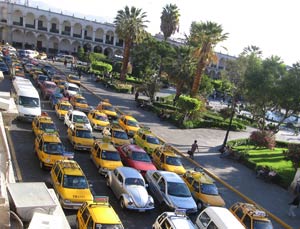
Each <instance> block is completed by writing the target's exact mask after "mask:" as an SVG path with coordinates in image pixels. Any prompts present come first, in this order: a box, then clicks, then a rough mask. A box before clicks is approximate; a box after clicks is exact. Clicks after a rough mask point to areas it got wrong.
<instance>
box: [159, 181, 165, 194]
mask: <svg viewBox="0 0 300 229" xmlns="http://www.w3.org/2000/svg"><path fill="white" fill-rule="evenodd" d="M158 186H159V189H160V191H162V192H165V191H166V183H165V180H164V179H163V178H162V179H161V180H160V181H159V182H158Z"/></svg>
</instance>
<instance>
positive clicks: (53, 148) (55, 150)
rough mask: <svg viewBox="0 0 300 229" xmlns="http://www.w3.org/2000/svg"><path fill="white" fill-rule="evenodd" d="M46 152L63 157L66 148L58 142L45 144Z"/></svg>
mask: <svg viewBox="0 0 300 229" xmlns="http://www.w3.org/2000/svg"><path fill="white" fill-rule="evenodd" d="M44 152H45V153H48V154H53V155H62V154H63V153H64V147H63V145H62V144H61V143H58V142H45V143H44Z"/></svg>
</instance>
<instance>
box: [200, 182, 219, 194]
mask: <svg viewBox="0 0 300 229" xmlns="http://www.w3.org/2000/svg"><path fill="white" fill-rule="evenodd" d="M200 188H201V193H203V194H207V195H219V192H218V188H217V186H216V185H215V184H201V186H200Z"/></svg>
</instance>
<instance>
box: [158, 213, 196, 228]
mask: <svg viewBox="0 0 300 229" xmlns="http://www.w3.org/2000/svg"><path fill="white" fill-rule="evenodd" d="M165 228H172V229H183V228H184V229H196V226H195V224H193V222H192V221H191V219H190V218H189V217H188V216H187V215H186V214H185V211H181V210H180V209H176V210H175V212H164V213H162V214H161V215H159V216H158V217H157V219H156V220H155V222H154V224H153V225H152V229H165Z"/></svg>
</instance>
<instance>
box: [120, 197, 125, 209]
mask: <svg viewBox="0 0 300 229" xmlns="http://www.w3.org/2000/svg"><path fill="white" fill-rule="evenodd" d="M120 206H121V208H122V209H125V208H126V206H125V202H124V198H123V197H121V199H120Z"/></svg>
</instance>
